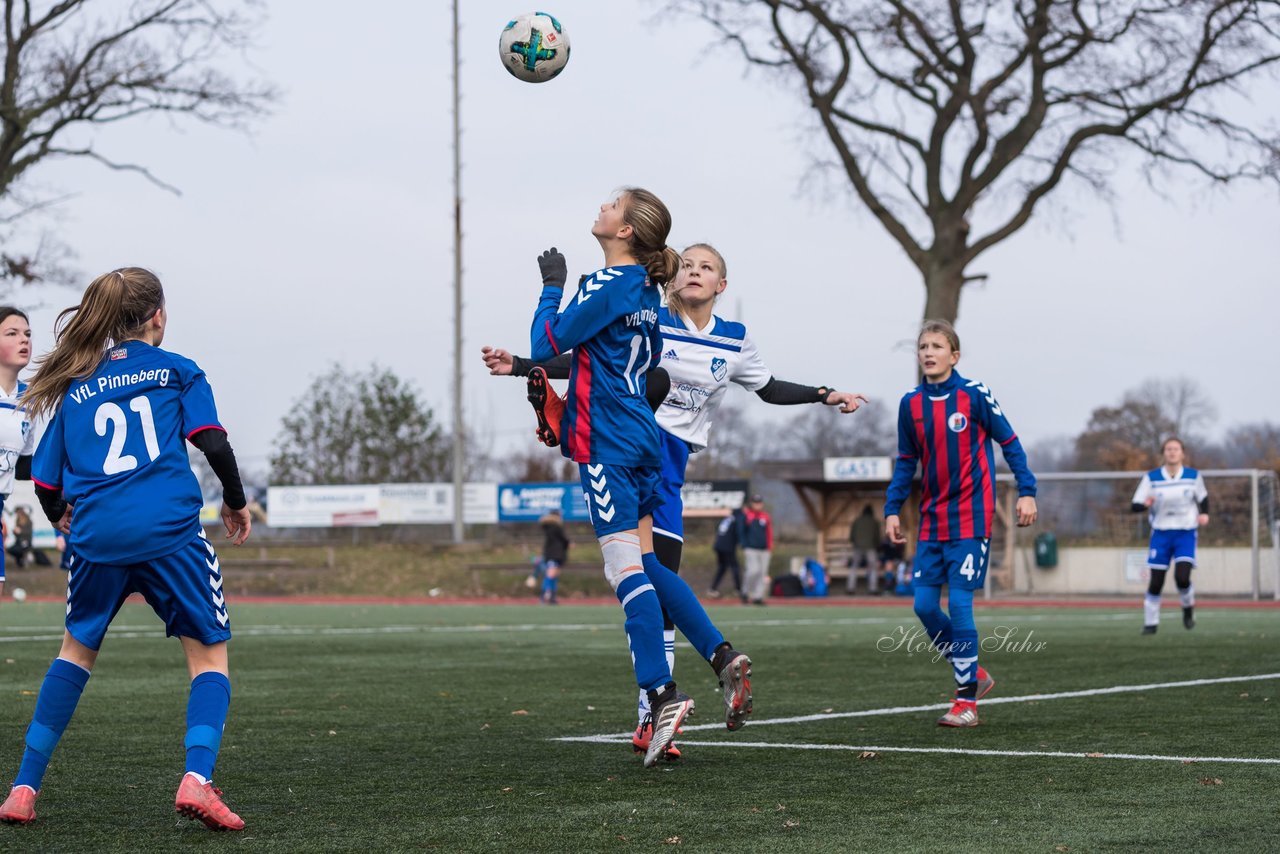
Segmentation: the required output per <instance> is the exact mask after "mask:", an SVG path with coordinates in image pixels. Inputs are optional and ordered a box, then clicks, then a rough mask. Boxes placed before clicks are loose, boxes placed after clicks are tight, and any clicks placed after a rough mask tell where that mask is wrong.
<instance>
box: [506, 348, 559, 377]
mask: <svg viewBox="0 0 1280 854" xmlns="http://www.w3.org/2000/svg"><path fill="white" fill-rule="evenodd" d="M572 365H573V354H572V353H561V354H560V355H559V356H556V357H555V358H554V359H548V360H547V361H545V362H535V361H533V360H532V359H526V358H524V357H523V356H512V357H511V375H512V376H513V377H527V376H529V371H531V370H533V369H534V368H542V370H544V371H546V372H547V379H549V380H567V379H569V368H570V367H572Z"/></svg>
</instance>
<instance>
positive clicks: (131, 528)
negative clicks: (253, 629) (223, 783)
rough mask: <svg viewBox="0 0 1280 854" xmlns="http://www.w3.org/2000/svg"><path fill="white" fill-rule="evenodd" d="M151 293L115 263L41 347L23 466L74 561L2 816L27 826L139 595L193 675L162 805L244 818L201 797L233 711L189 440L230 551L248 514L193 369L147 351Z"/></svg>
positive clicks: (219, 599) (210, 817)
mask: <svg viewBox="0 0 1280 854" xmlns="http://www.w3.org/2000/svg"><path fill="white" fill-rule="evenodd" d="M167 323H168V313H167V312H166V310H165V303H164V290H163V288H161V286H160V280H159V279H157V278H156V276H155V274H153V273H152V272H151V271H149V270H144V269H142V268H140V267H122V268H120V269H118V270H112V271H111V272H110V273H106V274H104V275H101V276H99V277H98V278H96V279H94V280H93V282H92V283H91V284H90V285H89V288H88V289H87V290H86V291H85V293H84V297H83V298H82V299H81V301H80V304H79V305H76V306H73V307H71V308H68V309H66V310H65V311H63V312H62V313H61V314H60V315H58V321H57V324H56V327H55V343H54V347H53V351H52V352H50V353H49V354H48V355H46V356H45V357H44V358H43V359H41V360H40V362H39V365H40V369H39V372H38V373H37V374H36V376H35V379H33V380H32V381H31V385H30V386H29V387H28V388H27V390H26V396H25V398H24V401H25V403H26V406H27V408H28V410H29V411H30V412H31V414H32V416H33V417H34V416H37V415H51V416H52V420H51V421H50V422H49V427H48V429H47V430H46V431H45V435H44V438H43V439H42V440H41V442H40V446H39V447H38V448H37V449H36V453H35V459H34V461H33V463H32V480H33V481H35V485H36V495H37V497H38V498H39V499H40V504H41V506H42V507H43V508H44V512H45V515H47V516H48V517H49V521H50V522H52V523H53V525H54V527H55V528H57V529H58V530H59V531H61V532H62V533H63V534H65V535H67V536H68V537H69V545H70V547H71V549H72V551H73V552H74V558H73V561H72V564H71V569H70V573H69V578H68V582H67V617H66V631H65V632H64V633H63V639H62V649H61V650H60V651H59V653H58V657H57V658H56V659H55V660H54V662H53V665H52V666H51V667H50V668H49V672H48V674H47V675H46V676H45V679H44V683H43V684H42V685H41V687H40V693H39V696H38V697H37V699H36V706H35V712H34V714H33V717H32V721H31V725H30V726H29V727H28V728H27V734H26V750H25V752H24V753H23V755H22V763H21V765H20V767H19V768H18V774H17V777H16V778H15V779H14V785H13V789H12V791H11V792H10V793H9V797H8V798H7V799H6V800H5V802H4V804H3V805H0V821H3V822H6V823H9V824H26V823H28V822H31V821H33V820H34V819H35V817H36V812H35V800H36V796H37V795H38V794H39V792H40V785H41V783H42V782H43V779H44V774H45V769H46V768H47V766H48V764H49V759H50V757H51V756H52V755H53V751H54V748H56V747H57V744H58V741H59V740H60V739H61V737H62V733H63V731H64V730H65V729H66V727H67V725H68V724H69V723H70V722H71V717H72V715H73V714H74V712H75V708H76V704H77V703H78V702H79V700H80V695H81V693H82V692H83V690H84V688H85V685H86V684H87V683H88V681H89V674H90V672H91V671H92V670H93V666H94V663H95V662H96V661H97V658H98V651H99V650H100V649H101V647H102V641H103V640H104V638H105V637H106V634H107V628H108V627H109V626H110V624H111V621H112V619H113V618H114V617H115V615H116V613H117V612H118V611H119V610H120V606H121V605H123V604H124V601H125V599H126V598H128V596H129V595H130V594H131V593H141V594H142V595H143V597H144V598H145V599H146V600H147V602H148V604H150V605H151V607H152V609H153V610H154V611H155V612H156V614H157V615H158V616H159V617H160V619H161V620H162V621H163V622H164V625H165V633H166V634H167V635H168V636H170V637H172V636H174V635H176V636H177V637H178V638H179V640H180V641H181V643H182V650H183V652H184V653H185V655H186V659H187V670H188V673H189V674H190V676H191V690H190V695H189V699H188V701H187V729H186V736H185V739H184V742H183V743H184V747H185V750H186V773H185V774H184V775H183V778H182V782H181V784H180V786H179V787H178V794H177V798H176V799H175V808H176V809H177V811H178V812H179V813H181V814H183V815H185V816H187V817H188V818H196V819H199V820H200V821H202V822H204V824H206V825H207V826H208V827H210V828H213V829H214V830H240V829H242V828H243V827H244V822H243V821H242V820H241V819H240V817H239V816H237V815H236V814H235V813H234V812H232V811H231V810H230V809H229V808H228V807H227V805H226V804H225V803H223V801H222V798H221V792H220V791H219V790H218V789H215V788H214V787H213V782H212V777H213V766H214V762H215V760H216V759H217V755H218V748H219V745H220V743H221V740H222V730H223V726H224V724H225V723H226V718H227V709H228V706H229V704H230V702H231V682H230V680H229V678H228V669H227V640H228V639H229V638H230V637H231V630H230V620H229V618H228V616H227V608H226V603H225V600H224V599H223V590H222V573H221V570H220V568H219V564H218V557H217V555H216V554H215V553H214V549H213V546H212V544H210V543H209V541H208V540H207V539H206V538H205V533H204V530H203V528H202V527H201V525H200V508H201V506H202V504H203V499H202V496H201V492H200V485H199V483H198V482H197V480H196V477H195V475H194V474H193V473H192V471H191V465H190V463H189V461H188V459H187V450H186V443H187V442H188V441H189V442H191V444H193V445H195V446H196V447H197V448H199V449H200V450H201V451H203V452H204V454H205V456H206V457H207V458H208V460H209V465H210V467H211V468H212V469H213V471H214V473H215V474H217V476H218V479H219V480H220V481H221V482H222V497H223V504H222V521H223V524H224V526H225V527H226V531H227V537H228V538H229V539H230V540H231V541H232V542H233V543H234V544H235V545H240V544H241V543H243V542H244V541H245V539H246V538H248V536H249V529H250V521H249V512H248V510H247V509H245V504H246V501H245V495H244V489H243V487H242V486H241V484H240V473H239V470H238V468H237V466H236V458H235V454H234V452H232V450H231V446H230V445H229V444H228V443H227V433H226V430H225V429H224V428H223V427H222V425H221V423H220V422H219V421H218V412H217V408H216V407H215V405H214V401H213V391H212V389H210V387H209V382H208V380H207V379H205V375H204V371H202V370H200V367H199V366H198V365H196V363H195V362H193V361H191V360H190V359H187V358H184V357H183V356H179V355H178V354H176V353H172V352H169V351H167V350H162V349H160V344H161V342H162V341H163V339H164V333H165V328H166V325H167Z"/></svg>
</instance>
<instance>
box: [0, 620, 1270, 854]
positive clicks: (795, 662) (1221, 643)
mask: <svg viewBox="0 0 1280 854" xmlns="http://www.w3.org/2000/svg"><path fill="white" fill-rule="evenodd" d="M231 607H232V619H233V630H234V631H235V633H236V636H235V638H234V639H233V640H232V642H231V661H232V684H233V686H234V696H233V700H232V707H231V716H230V718H229V720H228V724H227V728H226V732H225V735H224V738H223V742H222V752H221V755H220V757H219V762H218V769H217V772H216V777H215V782H216V783H217V785H218V786H219V787H221V788H222V789H224V790H225V792H226V799H227V802H228V803H229V804H230V806H231V807H232V808H233V809H235V810H236V811H237V812H238V813H239V814H240V815H241V816H242V817H243V818H244V819H245V821H246V822H247V824H248V827H247V829H246V830H245V831H243V832H242V833H238V834H214V833H211V832H209V831H207V830H206V829H205V828H204V827H203V826H202V825H200V824H198V823H194V822H190V821H186V820H184V819H181V818H180V817H178V816H176V815H175V814H174V812H173V795H174V791H175V790H176V787H177V784H178V781H179V778H180V776H181V772H182V747H181V745H182V737H183V730H184V714H185V707H186V694H187V690H186V689H187V684H188V679H187V675H186V669H185V666H184V664H183V662H182V656H181V652H180V649H179V646H178V643H177V642H176V641H175V640H172V639H170V640H165V639H163V638H162V637H161V635H162V631H161V630H160V626H159V623H158V621H156V619H155V617H154V616H153V615H152V614H151V612H150V610H149V609H147V608H146V607H145V606H140V605H134V604H129V605H126V607H125V608H124V610H123V611H122V612H121V614H120V615H119V616H118V617H117V620H116V624H115V626H114V627H113V630H112V633H111V634H110V635H109V636H108V639H107V643H106V644H105V646H104V649H103V652H102V655H101V657H100V658H99V661H98V666H97V668H96V670H95V673H94V676H93V678H92V679H91V680H90V682H89V686H88V688H87V689H86V692H85V695H84V698H83V699H82V701H81V703H80V707H79V709H78V711H77V714H76V717H75V719H74V720H73V722H72V724H71V726H70V728H69V729H68V731H67V733H66V735H65V737H64V738H63V740H62V743H61V744H60V746H59V748H58V751H57V753H56V754H55V756H54V760H53V763H52V764H51V766H50V770H49V773H48V776H47V777H46V779H45V786H44V790H43V791H42V793H41V797H40V799H39V800H38V801H37V805H36V806H37V811H38V813H39V819H38V820H37V821H36V822H35V823H34V824H33V825H30V826H25V827H6V826H0V850H13V851H95V852H97V851H102V852H107V851H131V852H132V851H175V850H196V849H198V850H215V849H216V850H221V849H228V850H229V849H235V850H247V851H302V852H313V851H314V852H320V851H345V850H367V851H416V850H443V851H512V852H523V851H549V852H550V851H566V852H575V854H576V853H577V852H588V851H619V850H669V849H672V848H679V849H682V850H696V851H709V852H711V851H744V852H751V851H765V852H782V851H802V852H826V851H858V850H865V851H931V852H936V851H940V850H964V851H1046V852H1053V851H1111V850H1157V849H1164V850H1179V851H1190V850H1203V851H1210V850H1212V851H1221V850H1266V849H1269V848H1271V847H1272V846H1273V845H1274V841H1273V840H1274V829H1273V824H1274V819H1275V812H1274V810H1275V807H1274V800H1275V792H1276V791H1277V784H1280V764H1275V762H1274V761H1273V762H1272V763H1270V764H1264V763H1257V764H1246V763H1232V762H1222V761H1196V762H1191V763H1186V762H1183V761H1178V760H1160V759H1118V758H1108V757H1109V755H1114V754H1135V755H1140V756H1155V755H1165V756H1175V757H1234V758H1267V759H1272V760H1277V759H1280V742H1277V739H1276V732H1277V729H1278V725H1280V715H1277V712H1276V707H1277V705H1280V690H1278V689H1280V678H1277V677H1276V676H1272V677H1271V678H1268V679H1250V680H1247V681H1239V682H1225V683H1214V684H1206V685H1199V686H1188V687H1150V688H1144V689H1142V690H1137V691H1125V692H1120V693H1112V694H1093V695H1087V696H1077V697H1065V698H1057V699H1050V698H1045V699H1038V700H1027V701H1016V702H984V703H982V704H980V713H981V717H982V725H981V726H979V727H977V728H976V729H969V730H949V729H943V728H940V727H937V726H936V725H935V724H934V721H935V719H936V718H937V717H938V715H939V714H941V710H939V709H923V710H906V711H902V710H901V709H904V708H906V709H911V708H913V707H918V706H931V705H935V704H942V703H945V702H946V701H947V700H948V698H949V697H950V694H951V687H952V686H951V675H950V670H949V668H948V666H947V665H946V664H945V663H942V662H937V661H932V660H931V659H932V654H931V653H930V652H929V651H928V650H926V649H921V648H918V645H917V648H916V649H914V651H909V650H908V649H907V648H905V647H904V646H897V641H898V640H899V639H901V638H902V637H903V635H904V633H905V634H906V635H907V636H908V637H911V634H910V633H911V630H913V629H914V628H915V627H916V622H915V618H914V616H913V614H912V613H911V610H910V607H909V606H907V605H900V606H899V607H894V608H890V607H871V608H817V607H796V606H774V607H770V608H767V609H751V608H745V607H740V606H719V607H717V606H713V607H712V608H711V614H712V616H713V618H714V619H715V620H716V621H717V623H718V624H719V625H720V626H721V628H722V629H723V630H724V632H725V634H726V635H727V636H728V637H729V638H730V639H731V640H732V641H733V642H734V643H735V644H736V645H737V646H739V647H740V648H741V649H743V650H744V651H746V652H748V653H749V654H750V655H751V656H752V658H753V659H754V661H755V666H754V670H755V673H754V677H753V682H754V685H755V706H756V708H755V713H754V715H753V716H752V721H751V724H750V725H749V726H747V727H746V728H745V729H744V730H742V731H741V732H738V733H728V732H726V731H725V730H724V727H723V717H722V704H721V701H720V698H719V691H718V689H717V686H716V681H715V678H714V675H713V674H712V672H711V669H710V667H709V666H707V665H706V664H705V663H703V662H701V661H699V660H698V657H697V655H696V653H694V652H693V651H692V650H691V649H690V648H689V647H688V646H686V645H681V646H680V647H679V648H678V651H677V656H678V666H677V669H676V677H677V679H678V680H679V681H680V684H681V687H682V688H683V689H684V690H686V691H688V692H689V693H690V694H692V695H693V697H694V698H695V700H696V701H697V704H698V708H697V711H696V713H695V715H694V716H693V717H692V718H691V719H690V721H689V724H690V726H689V728H688V729H686V731H685V733H683V735H682V738H681V739H680V740H679V741H678V742H677V743H678V744H683V745H684V747H683V748H682V749H683V752H684V758H683V759H681V760H680V761H679V762H677V763H671V764H661V765H660V767H657V768H654V769H645V768H643V767H642V766H641V764H640V761H639V759H638V758H637V757H634V756H633V755H632V753H631V750H630V747H629V743H628V742H627V741H626V740H625V739H623V738H621V736H622V735H623V734H624V733H626V732H628V731H629V730H630V729H632V728H633V727H634V724H635V688H634V681H633V680H632V676H631V669H630V663H629V659H628V654H627V651H626V646H625V639H624V636H623V634H622V630H621V615H620V612H619V610H618V609H617V607H616V606H615V607H604V606H563V607H560V608H547V607H537V606H534V605H521V606H491V605H475V606H471V605H452V606H450V605H428V606H392V605H382V606H373V605H367V606H366V605H343V604H334V605H318V606H317V605H247V604H246V605H239V606H237V605H236V604H235V602H234V601H233V602H232V603H231ZM61 610H62V608H61V606H60V605H57V604H53V603H26V604H24V605H21V606H19V605H16V604H13V603H10V602H6V603H5V604H4V607H3V609H2V610H0V780H4V781H6V782H7V781H8V780H10V779H12V774H13V773H14V772H15V771H16V769H17V764H18V761H19V758H20V755H21V748H22V738H23V732H24V731H25V728H26V725H27V722H28V721H29V720H30V717H31V713H32V709H33V707H34V704H35V692H36V691H37V690H38V689H39V686H40V681H41V679H42V678H43V675H44V672H45V670H46V669H47V667H48V664H49V661H50V659H51V658H52V657H53V656H54V655H55V654H56V652H57V647H58V638H59V636H60V633H61V629H60V625H61ZM1176 615H1177V612H1176V611H1166V615H1165V623H1164V626H1163V627H1162V628H1161V632H1160V634H1158V635H1156V636H1154V637H1144V636H1141V635H1140V634H1139V625H1140V622H1141V618H1140V611H1139V607H1138V603H1136V602H1135V605H1134V607H1133V608H1132V609H1128V610H1125V611H1116V610H1104V609H1041V610H1032V609H1012V608H992V609H988V608H979V610H978V624H979V629H980V631H981V633H982V636H983V638H984V642H985V643H986V644H987V646H988V649H987V651H985V652H984V653H983V656H982V661H983V664H984V665H985V666H987V667H988V668H989V669H990V671H991V672H992V674H993V675H994V676H995V678H996V680H997V685H996V688H995V691H994V692H993V693H992V694H991V696H990V697H989V698H988V700H989V701H997V700H1001V701H1009V700H1015V699H1017V698H1023V697H1030V696H1032V695H1037V694H1047V693H1059V692H1077V691H1089V690H1093V689H1100V688H1111V687H1115V686H1135V685H1137V686H1140V685H1156V684H1162V683H1171V682H1183V681H1188V680H1197V679H1222V678H1229V677H1239V676H1260V675H1264V674H1276V673H1280V656H1277V655H1276V653H1275V649H1276V640H1277V638H1276V635H1277V627H1278V626H1280V620H1278V615H1277V612H1276V611H1274V610H1257V611H1254V610H1237V609H1225V608H1223V609H1214V608H1201V609H1200V612H1199V618H1200V624H1199V626H1197V628H1196V629H1195V630H1194V631H1191V632H1187V631H1185V630H1183V628H1182V626H1181V624H1180V621H1179V620H1178V619H1177V618H1176ZM1002 626H1003V627H1006V628H1007V629H1008V630H1010V631H1012V632H1013V634H1012V635H1009V636H1008V639H1007V640H1006V641H1005V642H1003V643H1001V642H1000V641H999V640H998V639H997V637H996V632H997V630H998V627H1002ZM1018 644H1021V646H1018ZM906 646H911V644H910V643H909V644H907V645H906ZM895 647H896V648H895ZM895 709H898V711H892V710H895ZM869 710H891V711H886V712H883V713H877V714H872V715H861V716H849V715H848V714H847V713H853V712H865V711H869ZM841 715H844V716H841ZM798 716H814V719H810V720H806V721H800V722H785V721H780V720H779V719H783V718H788V717H798ZM771 721H773V723H771ZM707 725H711V726H709V727H707V728H703V727H706V726H707ZM590 736H617V737H618V738H616V739H615V740H613V741H611V742H583V741H560V740H556V739H558V738H561V737H590ZM768 745H792V746H790V747H776V746H775V747H770V746H768ZM805 747H813V748H821V749H804V748H805ZM895 748H916V749H920V750H929V749H933V748H944V749H957V750H961V751H969V750H985V751H997V752H998V753H995V754H992V755H975V754H971V753H938V752H903V751H901V750H895ZM1014 751H1017V752H1024V753H1050V752H1066V753H1082V754H1100V755H1095V756H1039V755H1006V753H1007V752H1014Z"/></svg>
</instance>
